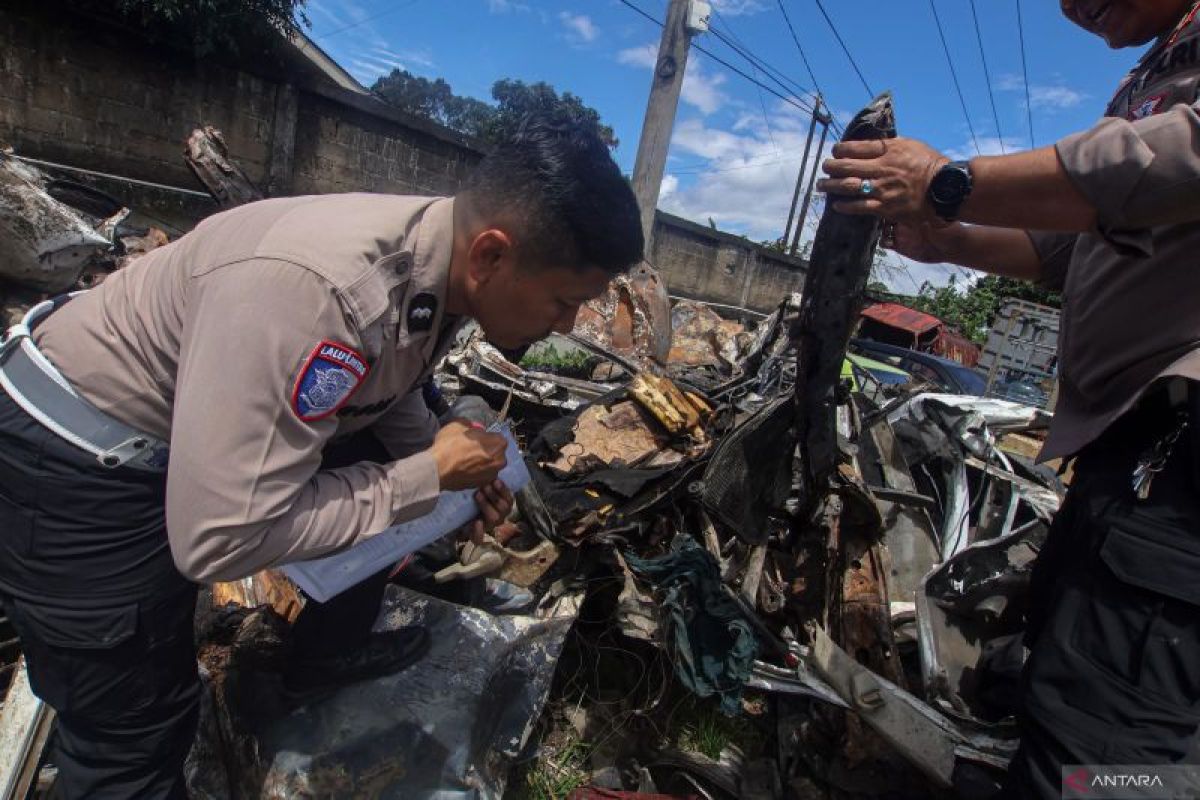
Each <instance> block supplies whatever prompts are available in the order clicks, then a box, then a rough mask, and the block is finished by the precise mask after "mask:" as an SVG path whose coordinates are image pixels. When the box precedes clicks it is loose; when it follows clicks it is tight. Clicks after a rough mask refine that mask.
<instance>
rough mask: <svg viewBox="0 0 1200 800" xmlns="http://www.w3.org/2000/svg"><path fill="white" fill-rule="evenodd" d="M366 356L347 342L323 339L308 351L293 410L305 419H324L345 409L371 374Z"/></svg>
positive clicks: (299, 377)
mask: <svg viewBox="0 0 1200 800" xmlns="http://www.w3.org/2000/svg"><path fill="white" fill-rule="evenodd" d="M368 369H369V367H368V366H367V362H366V361H364V360H363V357H362V356H361V355H359V354H358V353H356V352H355V351H353V350H351V349H350V348H349V347H346V346H345V345H341V344H337V343H336V342H329V341H325V342H321V343H320V344H318V345H317V346H316V347H314V348H313V350H312V352H311V353H309V354H308V359H307V360H306V361H305V362H304V367H303V368H302V369H301V370H300V375H299V376H298V377H297V378H296V385H295V387H294V388H293V389H292V410H293V411H295V412H296V416H297V417H299V418H300V419H302V420H304V421H305V422H315V421H317V420H319V419H324V418H325V417H327V416H329V415H330V414H333V413H335V412H336V411H337V410H338V409H339V408H341V406H342V403H345V402H346V400H348V399H349V398H350V395H352V394H353V393H354V390H355V389H357V388H358V387H359V385H360V384H361V383H362V382H363V379H364V378H366V377H367V371H368Z"/></svg>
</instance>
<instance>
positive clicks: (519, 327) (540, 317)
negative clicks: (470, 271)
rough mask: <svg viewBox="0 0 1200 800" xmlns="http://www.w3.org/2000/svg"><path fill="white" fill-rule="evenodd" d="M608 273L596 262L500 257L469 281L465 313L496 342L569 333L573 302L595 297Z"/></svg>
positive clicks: (510, 344) (512, 343)
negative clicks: (580, 264)
mask: <svg viewBox="0 0 1200 800" xmlns="http://www.w3.org/2000/svg"><path fill="white" fill-rule="evenodd" d="M610 278H611V276H610V275H609V274H608V273H607V272H605V271H604V270H602V269H599V268H596V267H585V268H582V269H577V268H574V267H570V266H548V267H541V266H539V267H527V266H523V265H521V264H519V263H516V262H515V261H505V262H502V263H501V264H499V265H498V266H497V268H496V270H495V272H494V273H492V274H490V275H488V276H487V277H486V279H485V280H483V281H480V282H478V283H475V284H474V286H473V291H472V296H471V316H472V317H474V318H475V321H476V322H478V323H479V325H480V327H482V328H483V331H484V333H485V334H486V335H487V338H488V341H489V342H491V343H492V344H494V345H496V346H497V347H500V348H504V349H516V348H519V347H524V346H526V345H529V344H532V343H534V342H536V341H538V340H539V339H544V338H546V337H547V336H549V335H550V334H551V333H552V332H553V333H569V332H570V331H571V330H572V329H573V328H574V327H575V316H576V315H577V314H578V313H579V307H580V306H582V305H583V304H584V303H586V302H587V301H588V300H592V299H594V298H596V297H599V296H600V295H601V294H602V293H603V292H604V289H605V287H607V286H608V282H609V280H610Z"/></svg>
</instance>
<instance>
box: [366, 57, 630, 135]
mask: <svg viewBox="0 0 1200 800" xmlns="http://www.w3.org/2000/svg"><path fill="white" fill-rule="evenodd" d="M371 91H373V92H375V93H376V94H377V95H379V96H380V97H382V98H383V99H384V100H386V101H387V102H389V103H391V104H392V105H394V106H396V107H397V108H401V109H403V110H405V111H407V112H409V113H411V114H416V115H418V116H422V117H425V118H426V119H431V120H433V121H435V122H439V123H441V124H442V125H445V126H446V127H448V128H453V129H454V130H456V131H459V132H460V133H465V134H467V135H469V136H474V137H476V138H479V139H482V140H484V141H485V142H492V143H496V142H500V141H503V140H504V139H506V138H508V137H509V136H511V135H512V134H513V133H514V132H515V131H516V130H517V128H518V126H519V125H520V124H521V121H522V120H523V119H524V118H525V117H526V116H527V115H529V114H539V115H543V116H548V117H550V118H551V119H555V120H558V121H561V122H569V123H572V124H577V125H584V126H587V127H589V128H591V129H592V130H594V131H596V133H597V134H599V136H600V138H601V139H603V140H604V142H605V143H606V144H607V145H608V146H609V147H616V146H617V137H616V135H615V134H614V133H613V129H612V128H611V127H609V126H608V125H605V124H604V123H603V122H601V120H600V114H599V112H598V111H596V110H595V109H594V108H591V107H589V106H587V105H585V104H584V102H583V100H582V99H580V98H579V97H578V96H576V95H574V94H571V93H570V92H563V93H562V94H561V95H560V94H559V93H558V92H557V91H555V89H554V87H553V86H551V85H550V84H548V83H544V82H540V81H539V82H538V83H525V82H524V81H519V80H509V79H505V80H499V81H496V82H495V83H494V84H492V99H493V100H494V101H495V105H491V104H489V103H485V102H483V101H482V100H477V99H475V98H473V97H462V96H459V95H456V94H454V91H453V90H452V89H451V87H450V84H448V83H446V81H444V80H442V79H441V78H436V79H434V80H429V79H428V78H423V77H421V76H419V75H413V74H412V73H411V72H408V71H407V70H401V69H394V70H392V71H391V73H389V74H388V75H385V76H383V77H381V78H380V79H379V80H377V81H376V82H375V84H374V85H373V86H372V87H371Z"/></svg>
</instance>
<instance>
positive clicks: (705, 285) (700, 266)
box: [650, 211, 808, 312]
mask: <svg viewBox="0 0 1200 800" xmlns="http://www.w3.org/2000/svg"><path fill="white" fill-rule="evenodd" d="M650 262H651V263H652V264H653V265H654V266H655V267H656V268H657V269H658V270H659V271H660V272H661V273H662V274H663V275H664V276H665V278H666V281H667V286H668V287H669V289H670V292H671V294H673V295H678V296H681V297H690V298H692V299H695V300H705V301H708V302H712V303H723V304H727V305H731V306H739V307H742V308H749V309H752V310H755V311H763V312H769V311H772V310H774V308H775V306H777V305H778V304H779V301H780V300H782V299H783V298H784V297H785V296H787V295H788V294H790V293H791V292H798V291H800V290H801V289H802V288H803V286H804V274H805V271H806V270H807V268H808V267H807V264H806V263H805V262H804V261H802V260H801V259H799V258H791V257H789V256H786V255H784V254H783V253H780V252H778V251H775V250H770V249H768V248H765V247H762V246H760V245H758V244H755V243H753V242H750V241H748V240H746V239H743V238H742V237H740V236H733V235H731V234H728V233H724V232H723V231H718V230H714V229H713V228H708V227H705V226H703V225H697V224H696V223H694V222H689V221H688V220H685V219H683V218H681V217H676V216H674V215H671V214H667V213H665V212H663V211H659V212H658V216H657V217H656V219H655V224H654V243H653V245H652V247H651V252H650Z"/></svg>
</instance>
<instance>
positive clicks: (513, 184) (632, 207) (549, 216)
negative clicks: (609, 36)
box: [460, 116, 645, 275]
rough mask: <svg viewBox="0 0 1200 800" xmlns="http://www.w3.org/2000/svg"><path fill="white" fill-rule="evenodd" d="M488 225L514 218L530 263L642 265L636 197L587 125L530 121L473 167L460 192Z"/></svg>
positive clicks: (611, 268)
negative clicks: (490, 222) (497, 220)
mask: <svg viewBox="0 0 1200 800" xmlns="http://www.w3.org/2000/svg"><path fill="white" fill-rule="evenodd" d="M460 196H461V197H463V198H464V199H465V200H466V201H467V203H468V206H469V208H470V210H471V211H472V212H474V213H475V214H476V215H478V216H480V217H483V218H485V219H488V220H495V219H511V220H512V221H513V222H514V224H516V225H518V226H520V228H521V230H520V231H518V232H516V233H517V234H518V238H519V240H520V241H519V243H518V247H519V248H520V250H521V252H522V255H523V257H524V258H525V259H526V260H527V261H528V263H531V264H535V265H549V264H552V263H559V264H563V263H566V264H572V265H577V266H580V267H599V268H601V269H603V270H604V271H606V272H609V273H611V274H613V275H616V274H619V273H622V272H625V271H626V270H628V269H629V268H630V267H632V266H633V265H634V264H637V263H638V262H639V261H641V260H642V249H643V247H644V244H645V243H644V241H643V237H642V221H641V214H640V213H639V211H638V204H637V198H635V197H634V195H633V189H632V188H631V187H630V186H629V181H627V180H626V179H625V176H623V175H622V174H621V170H620V168H618V167H617V164H616V162H615V161H613V159H612V155H611V154H610V153H609V151H608V146H607V145H605V144H604V142H603V140H602V139H601V138H600V136H599V135H598V134H597V133H596V132H595V131H594V130H592V129H590V128H589V127H588V126H586V125H583V124H580V123H576V122H569V121H558V120H551V119H549V118H547V117H543V116H529V117H527V118H525V119H524V120H523V122H522V124H521V125H520V127H519V128H518V130H517V131H516V133H515V134H514V135H512V136H510V137H509V138H508V139H507V140H505V141H504V142H503V143H501V144H500V145H498V146H497V147H496V149H495V150H493V151H492V152H491V153H489V154H488V155H487V156H485V157H484V159H483V160H482V161H481V162H480V163H479V165H478V166H477V167H476V168H475V171H474V172H473V173H472V175H471V177H470V178H469V179H468V180H467V183H466V186H465V187H464V191H463V192H462V193H461V194H460Z"/></svg>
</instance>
